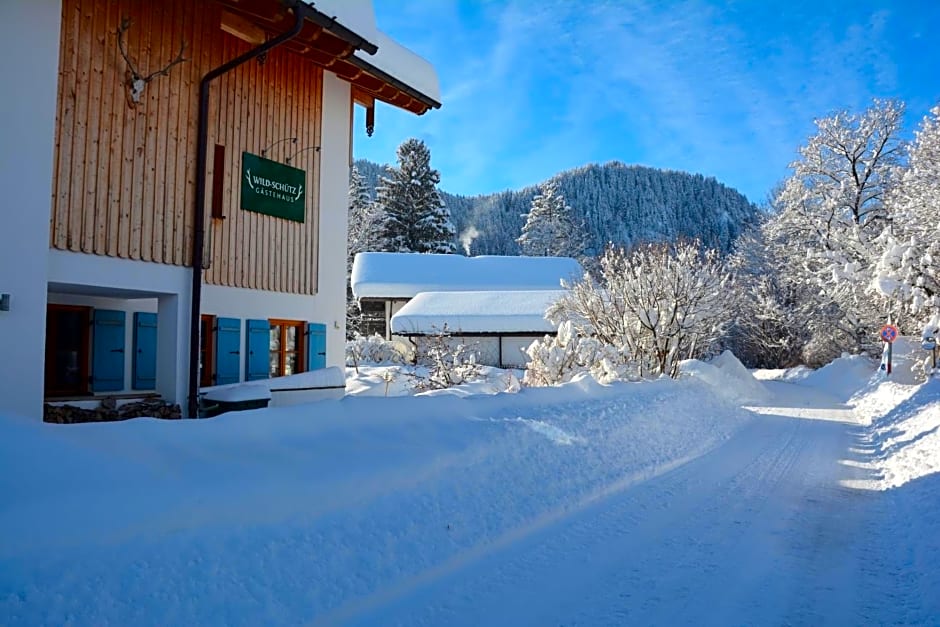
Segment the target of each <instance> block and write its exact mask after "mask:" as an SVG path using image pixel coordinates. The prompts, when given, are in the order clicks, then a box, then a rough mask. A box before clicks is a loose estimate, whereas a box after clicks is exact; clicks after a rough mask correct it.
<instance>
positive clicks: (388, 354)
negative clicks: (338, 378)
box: [346, 335, 408, 368]
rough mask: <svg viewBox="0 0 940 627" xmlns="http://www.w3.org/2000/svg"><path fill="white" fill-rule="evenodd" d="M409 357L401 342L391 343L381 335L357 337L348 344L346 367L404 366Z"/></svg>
mask: <svg viewBox="0 0 940 627" xmlns="http://www.w3.org/2000/svg"><path fill="white" fill-rule="evenodd" d="M406 361H408V355H407V353H406V351H405V348H404V347H403V346H402V345H401V343H400V342H389V341H388V340H386V339H385V338H383V337H381V336H379V335H368V336H365V335H357V336H356V337H355V338H354V339H352V340H349V341H348V342H346V365H347V366H349V367H351V368H352V367H357V366H361V365H363V364H369V365H391V364H403V363H405V362H406Z"/></svg>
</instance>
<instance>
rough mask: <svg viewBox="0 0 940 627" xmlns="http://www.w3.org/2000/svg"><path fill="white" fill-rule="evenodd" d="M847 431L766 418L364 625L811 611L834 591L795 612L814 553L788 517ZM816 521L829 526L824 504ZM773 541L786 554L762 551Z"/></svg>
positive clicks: (389, 605) (370, 612)
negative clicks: (800, 570)
mask: <svg viewBox="0 0 940 627" xmlns="http://www.w3.org/2000/svg"><path fill="white" fill-rule="evenodd" d="M844 434H845V425H840V424H838V423H818V422H816V423H814V422H812V421H806V420H794V419H786V418H770V417H768V418H762V419H759V420H757V421H755V422H754V423H752V424H751V425H748V426H747V427H745V428H744V429H742V431H741V432H739V433H738V434H737V435H736V436H735V437H734V438H733V439H732V440H731V441H730V442H728V443H726V444H725V445H723V446H721V447H719V448H717V449H715V450H713V451H711V452H709V453H708V454H706V455H705V456H703V457H701V458H699V459H696V460H694V461H692V462H690V463H687V464H685V465H683V466H681V467H679V468H677V469H675V470H673V471H672V472H669V473H667V474H664V475H662V476H659V477H658V478H655V479H653V480H651V481H648V482H645V483H640V484H634V485H632V486H625V488H626V489H623V490H619V491H618V490H611V491H608V492H607V493H605V494H604V495H603V496H602V497H601V498H597V499H594V500H592V501H591V502H590V503H588V504H587V507H586V508H583V509H579V510H578V511H576V512H573V513H572V514H571V515H568V516H562V517H558V518H556V519H553V520H552V521H549V523H548V524H547V525H543V526H541V527H540V528H539V529H535V530H530V533H527V534H522V535H520V536H518V537H515V536H514V537H510V538H506V539H505V541H504V542H503V543H501V544H500V545H499V546H497V547H493V548H492V549H491V550H490V551H488V552H487V553H486V554H484V555H476V556H474V559H473V560H465V561H461V562H460V563H455V564H451V567H450V568H448V569H446V570H445V571H440V572H435V573H433V576H429V577H427V578H425V579H423V580H422V581H420V582H417V581H416V582H412V584H413V585H411V586H409V587H408V588H407V589H400V590H397V591H396V594H394V595H387V596H384V598H382V599H373V603H372V604H370V606H368V607H364V606H359V607H357V608H356V610H357V612H358V611H363V612H364V614H361V615H360V614H358V613H354V615H355V616H357V617H358V618H359V619H361V622H362V623H363V624H370V623H375V622H376V621H377V622H381V623H383V624H409V625H414V624H453V625H459V624H484V623H485V624H507V625H508V624H523V623H524V624H559V623H563V624H566V625H569V624H575V625H577V624H586V625H596V624H629V623H637V622H639V623H644V624H646V623H652V624H656V623H660V624H669V623H675V622H686V621H689V620H695V621H696V622H702V616H701V614H702V612H703V611H707V613H708V616H709V619H708V621H709V622H712V623H713V624H721V623H727V622H729V621H730V622H733V621H734V620H735V619H737V620H740V618H741V616H742V613H743V615H749V616H755V615H757V616H759V615H761V613H762V612H766V613H768V615H770V616H774V617H776V620H778V621H779V620H780V618H781V617H783V616H789V617H790V618H793V617H796V618H797V620H798V619H799V617H801V616H803V617H808V616H811V615H812V612H810V609H811V608H813V607H817V606H818V605H819V604H820V603H821V602H823V601H825V594H824V593H820V595H818V596H817V597H816V598H814V597H812V596H810V597H808V600H807V601H806V602H805V603H803V604H802V605H801V604H799V603H798V604H797V605H795V606H794V605H792V604H791V602H792V600H793V599H799V598H801V597H802V596H803V593H804V592H805V587H804V588H801V587H800V586H799V585H797V584H798V583H799V582H792V581H777V582H776V583H774V577H775V576H776V577H777V579H778V580H779V579H780V573H778V572H776V571H777V570H778V569H779V568H782V567H784V566H786V565H787V564H792V563H793V562H794V560H799V559H801V556H802V558H803V559H805V558H806V553H805V551H803V550H802V549H800V550H797V551H796V555H793V554H791V552H792V550H793V548H794V547H792V546H789V545H788V542H791V541H792V538H790V537H789V536H788V535H787V534H788V533H791V531H792V530H790V529H788V525H790V524H792V523H793V522H798V520H797V521H795V520H793V519H790V520H788V519H787V518H786V516H784V515H783V514H784V513H785V512H786V511H788V508H796V510H797V511H799V510H800V508H801V507H802V508H809V509H810V510H812V509H813V503H812V502H809V501H806V500H805V499H807V498H817V497H824V495H823V494H822V493H820V494H817V495H816V497H813V496H807V493H808V494H810V495H812V494H813V490H814V489H815V488H814V486H817V485H832V484H833V470H834V469H832V468H828V469H824V468H821V467H820V465H821V464H826V463H829V464H834V461H835V460H834V459H833V458H832V456H831V455H830V453H831V450H832V448H833V446H838V444H837V443H838V442H843V441H844V440H845V438H844ZM817 439H820V440H821V441H822V442H823V444H819V443H817V442H816V440H817ZM801 465H802V466H801ZM820 489H822V488H820ZM807 491H808V492H807ZM801 498H802V499H804V501H803V502H800V499H801ZM790 501H793V502H792V503H791V502H790ZM814 516H815V517H816V518H814ZM806 519H807V520H809V519H813V520H816V521H820V520H821V519H819V517H818V515H817V514H815V513H813V512H812V511H811V512H810V514H808V515H807V516H806ZM831 522H832V521H828V522H827V521H825V520H821V524H823V527H825V526H826V525H827V524H830V525H831ZM768 541H769V542H770V543H771V545H773V542H775V541H776V542H777V544H778V545H779V553H774V554H769V555H762V554H754V553H755V552H758V553H759V552H760V550H761V549H763V548H764V547H765V546H766V545H767V544H768ZM821 541H823V542H825V541H826V539H825V538H824V537H821ZM788 547H789V548H788ZM796 548H797V549H799V547H796ZM837 548H838V547H837ZM788 551H790V552H788ZM808 580H809V581H815V578H814V577H813V576H812V573H811V574H810V575H809V576H808ZM739 592H740V593H739ZM768 594H770V596H769V597H768V596H767V595H768ZM494 609H498V612H499V613H498V615H496V616H494V615H492V613H491V612H492V611H493V610H494ZM841 609H842V608H840V612H841ZM354 615H347V616H346V618H353V617H354ZM379 617H381V618H380V619H379ZM713 619H714V620H713Z"/></svg>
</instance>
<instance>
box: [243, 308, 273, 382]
mask: <svg viewBox="0 0 940 627" xmlns="http://www.w3.org/2000/svg"><path fill="white" fill-rule="evenodd" d="M247 322H248V329H247V335H248V336H247V338H246V339H245V345H246V346H247V347H248V355H246V356H245V380H246V381H255V380H257V379H267V378H268V377H270V376H271V367H270V362H269V359H268V357H269V354H270V350H271V324H270V323H269V322H268V321H267V320H248V321H247Z"/></svg>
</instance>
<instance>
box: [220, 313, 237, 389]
mask: <svg viewBox="0 0 940 627" xmlns="http://www.w3.org/2000/svg"><path fill="white" fill-rule="evenodd" d="M241 335H242V321H241V320H239V319H238V318H216V319H215V384H216V385H223V384H225V383H238V367H239V364H240V363H241V359H239V354H240V351H239V350H238V348H239V346H240V345H241Z"/></svg>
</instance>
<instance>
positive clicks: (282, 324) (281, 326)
mask: <svg viewBox="0 0 940 627" xmlns="http://www.w3.org/2000/svg"><path fill="white" fill-rule="evenodd" d="M268 324H270V325H271V331H274V330H275V329H277V330H278V333H279V334H280V342H278V350H277V353H278V371H277V373H276V374H275V373H271V376H272V377H283V376H285V375H284V372H285V370H286V368H287V355H288V354H289V353H295V354H296V355H297V368H296V369H295V370H294V372H293V373H292V374H298V373H300V372H306V371H307V361H306V357H307V324H306V323H305V322H304V321H303V320H284V319H280V318H270V319H269V320H268ZM288 327H295V328H296V329H297V344H296V347H295V348H294V350H293V351H288V350H287V349H286V348H285V345H286V343H287V342H286V340H287V329H288ZM274 352H275V351H272V350H270V347H269V349H268V365H269V367H270V363H271V355H272V354H273V353H274ZM269 372H270V369H269Z"/></svg>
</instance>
